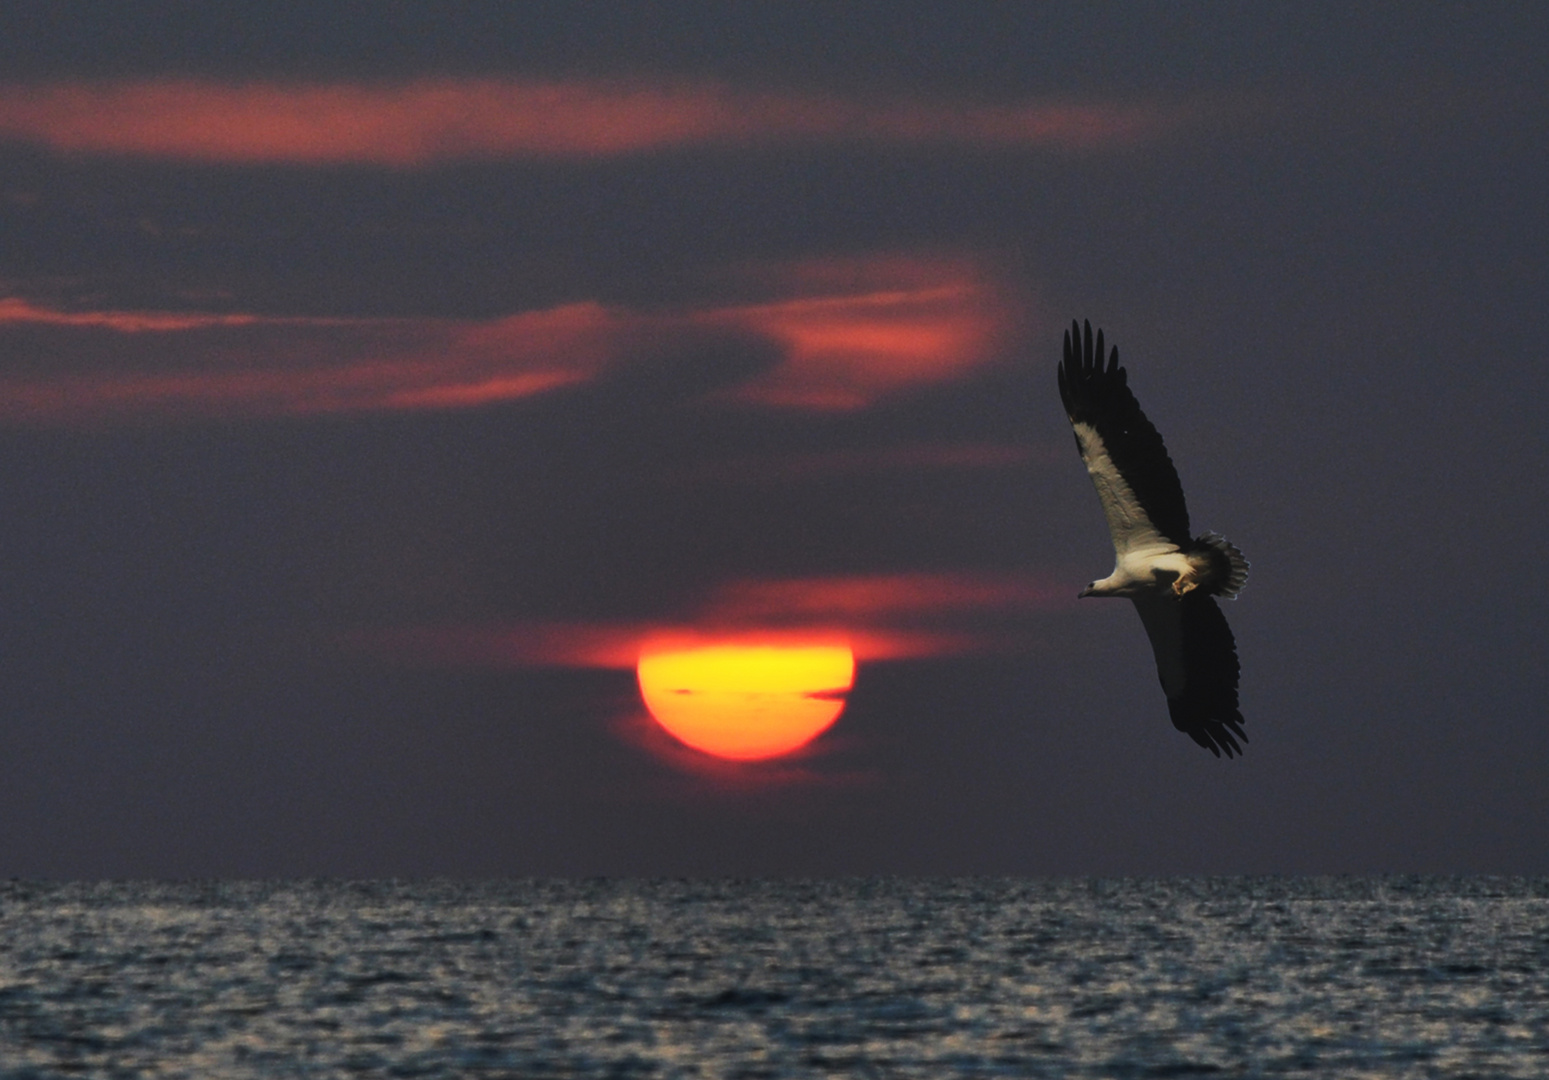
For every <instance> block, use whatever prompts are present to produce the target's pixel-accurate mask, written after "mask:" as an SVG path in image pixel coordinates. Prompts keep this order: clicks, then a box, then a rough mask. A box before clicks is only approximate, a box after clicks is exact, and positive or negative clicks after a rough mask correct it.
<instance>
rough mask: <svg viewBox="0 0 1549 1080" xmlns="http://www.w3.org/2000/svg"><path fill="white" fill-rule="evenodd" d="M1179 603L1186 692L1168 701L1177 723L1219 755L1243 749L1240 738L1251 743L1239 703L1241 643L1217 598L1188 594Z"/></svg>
mask: <svg viewBox="0 0 1549 1080" xmlns="http://www.w3.org/2000/svg"><path fill="white" fill-rule="evenodd" d="M1173 602H1174V603H1176V604H1178V606H1179V613H1180V616H1181V618H1182V620H1183V628H1182V629H1183V633H1182V639H1183V669H1184V675H1185V682H1184V687H1183V693H1181V694H1179V695H1178V696H1177V697H1170V698H1168V699H1167V711H1168V712H1169V713H1170V714H1171V715H1172V722H1173V727H1175V728H1177V729H1178V730H1179V731H1182V732H1184V733H1185V734H1187V735H1188V736H1189V737H1190V738H1192V739H1193V740H1194V741H1195V742H1197V743H1199V744H1200V745H1201V746H1203V747H1205V748H1206V749H1208V750H1210V752H1211V753H1213V754H1215V755H1216V756H1217V757H1220V756H1221V754H1222V752H1223V751H1224V752H1225V753H1226V756H1227V757H1232V756H1233V755H1235V754H1240V753H1242V746H1241V745H1240V744H1239V743H1238V741H1237V740H1238V739H1241V740H1242V741H1243V742H1247V741H1248V736H1247V735H1245V734H1244V733H1243V730H1242V724H1243V720H1242V712H1241V711H1240V710H1239V708H1238V704H1237V677H1238V673H1239V669H1238V664H1237V641H1236V639H1235V638H1233V637H1232V628H1231V627H1230V626H1228V625H1227V624H1226V616H1225V615H1223V614H1221V609H1220V608H1219V607H1217V606H1216V602H1215V598H1214V597H1212V596H1208V595H1205V594H1203V593H1198V592H1194V593H1190V594H1188V595H1187V596H1185V597H1183V598H1182V599H1181V600H1176V601H1173Z"/></svg>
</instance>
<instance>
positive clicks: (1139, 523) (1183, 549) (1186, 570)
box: [1059, 323, 1248, 757]
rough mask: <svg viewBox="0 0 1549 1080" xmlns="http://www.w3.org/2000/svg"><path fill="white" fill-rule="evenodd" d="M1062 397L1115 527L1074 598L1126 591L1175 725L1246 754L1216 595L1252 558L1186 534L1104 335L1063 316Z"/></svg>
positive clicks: (1154, 441) (1232, 650) (1217, 540)
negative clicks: (1106, 555) (1098, 570)
mask: <svg viewBox="0 0 1549 1080" xmlns="http://www.w3.org/2000/svg"><path fill="white" fill-rule="evenodd" d="M1059 379H1060V400H1061V401H1063V402H1064V403H1065V415H1066V416H1068V417H1070V426H1071V427H1072V428H1074V429H1075V432H1076V447H1077V449H1079V450H1080V451H1081V459H1082V460H1083V461H1085V462H1086V471H1087V472H1088V473H1090V474H1091V476H1092V483H1093V484H1094V485H1096V487H1097V497H1098V499H1100V500H1101V501H1102V504H1103V513H1104V514H1105V515H1106V516H1107V518H1108V531H1109V532H1110V533H1112V534H1113V549H1114V554H1115V559H1114V567H1113V573H1111V574H1109V575H1108V576H1107V577H1105V578H1103V579H1102V580H1101V581H1094V582H1092V583H1091V584H1090V585H1088V586H1087V587H1086V588H1085V589H1083V590H1082V591H1081V595H1082V596H1124V597H1128V598H1129V599H1130V600H1133V601H1134V603H1135V610H1136V611H1138V612H1140V621H1141V623H1143V624H1144V625H1145V628H1146V636H1147V637H1149V638H1150V639H1151V649H1152V651H1153V652H1155V654H1156V671H1157V674H1158V675H1159V676H1161V679H1162V690H1163V692H1164V693H1166V695H1167V709H1168V712H1170V713H1171V714H1172V722H1173V727H1175V728H1177V729H1178V730H1179V731H1182V732H1184V733H1185V734H1187V735H1188V736H1189V737H1190V738H1192V739H1193V740H1194V741H1195V742H1197V743H1199V744H1200V745H1201V746H1203V747H1205V748H1207V749H1208V750H1210V752H1211V753H1213V754H1215V755H1216V757H1220V756H1221V752H1222V751H1223V750H1224V751H1225V752H1226V756H1227V757H1231V756H1233V755H1234V754H1240V753H1242V746H1241V745H1240V744H1239V742H1238V740H1239V739H1241V740H1242V741H1243V742H1246V741H1247V739H1248V737H1247V736H1246V735H1244V734H1243V730H1242V723H1243V720H1242V713H1241V711H1239V709H1238V706H1237V676H1238V666H1237V643H1236V641H1234V640H1233V638H1232V630H1231V627H1229V626H1227V625H1226V616H1224V615H1222V614H1221V609H1220V608H1219V607H1217V606H1216V602H1215V598H1216V597H1217V596H1224V597H1227V598H1228V599H1232V598H1235V597H1236V596H1237V593H1238V590H1240V589H1241V588H1242V587H1243V584H1244V582H1246V581H1247V580H1248V560H1246V559H1244V558H1243V557H1242V552H1240V551H1238V550H1237V549H1236V548H1235V547H1234V546H1233V545H1232V544H1231V543H1230V542H1229V541H1228V540H1227V539H1226V538H1225V537H1222V536H1217V535H1216V534H1215V533H1204V534H1203V535H1200V536H1191V535H1190V533H1189V511H1188V508H1187V507H1186V506H1185V505H1184V502H1183V485H1182V484H1180V483H1179V482H1178V472H1177V470H1176V469H1174V468H1173V463H1172V459H1171V458H1170V457H1168V456H1167V448H1166V447H1165V446H1163V445H1162V437H1161V435H1159V434H1157V430H1156V428H1155V427H1153V426H1152V424H1151V421H1149V420H1147V419H1146V414H1145V413H1143V412H1141V411H1140V403H1139V402H1137V401H1136V400H1135V395H1134V394H1132V393H1131V392H1130V388H1129V385H1128V383H1127V381H1126V376H1125V371H1124V369H1123V368H1122V367H1120V366H1119V350H1118V349H1117V348H1115V349H1114V350H1113V351H1112V352H1111V353H1110V354H1109V355H1108V357H1107V362H1106V363H1104V359H1103V332H1102V331H1101V330H1099V331H1098V332H1097V339H1096V341H1095V342H1094V341H1093V339H1092V324H1091V323H1087V324H1086V330H1085V332H1084V333H1083V331H1082V329H1081V327H1079V326H1077V325H1076V324H1075V323H1071V327H1070V330H1069V331H1068V332H1066V334H1065V362H1064V363H1062V364H1061V365H1060V369H1059Z"/></svg>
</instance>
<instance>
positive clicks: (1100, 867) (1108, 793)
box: [0, 0, 1549, 877]
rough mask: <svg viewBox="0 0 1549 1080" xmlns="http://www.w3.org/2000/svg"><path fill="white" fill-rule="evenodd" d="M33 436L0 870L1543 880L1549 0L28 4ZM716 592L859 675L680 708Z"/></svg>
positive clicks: (25, 222) (734, 616)
mask: <svg viewBox="0 0 1549 1080" xmlns="http://www.w3.org/2000/svg"><path fill="white" fill-rule="evenodd" d="M1073 318H1075V319H1091V320H1092V322H1093V323H1094V325H1100V326H1101V327H1102V328H1103V329H1104V330H1105V331H1106V334H1107V336H1108V338H1109V340H1111V341H1112V342H1114V343H1115V344H1117V346H1118V347H1119V350H1120V355H1121V358H1122V359H1123V361H1124V362H1125V364H1126V366H1127V367H1128V368H1129V371H1130V384H1131V386H1132V387H1133V388H1134V389H1135V390H1136V392H1137V394H1138V396H1139V398H1140V400H1141V403H1142V405H1143V406H1144V407H1145V409H1146V411H1147V412H1148V414H1149V415H1150V417H1151V419H1152V420H1153V421H1154V422H1155V423H1156V425H1157V427H1158V428H1159V429H1160V430H1161V432H1162V434H1163V435H1164V436H1165V438H1166V439H1167V443H1168V446H1169V449H1170V451H1171V453H1172V456H1173V459H1174V461H1175V462H1176V463H1177V465H1178V468H1179V472H1180V474H1181V477H1182V480H1183V485H1184V489H1185V491H1186V492H1187V493H1188V495H1189V501H1190V509H1191V512H1192V516H1193V519H1194V524H1195V526H1196V527H1197V528H1198V529H1200V530H1204V529H1207V528H1208V529H1213V530H1216V531H1219V532H1221V533H1224V534H1225V535H1227V536H1228V537H1230V538H1231V539H1232V540H1233V541H1234V542H1235V543H1236V544H1237V545H1238V546H1240V547H1241V548H1242V549H1243V551H1244V552H1245V553H1246V555H1247V557H1248V558H1249V559H1250V560H1251V561H1252V564H1253V569H1252V576H1251V578H1250V580H1249V583H1248V586H1247V588H1246V589H1245V590H1244V592H1243V595H1242V597H1241V598H1240V599H1239V600H1237V601H1235V602H1230V603H1226V604H1225V605H1224V608H1225V610H1226V613H1227V615H1228V618H1229V619H1230V620H1231V623H1232V626H1233V628H1234V630H1235V631H1236V634H1237V640H1238V647H1239V652H1240V653H1241V657H1242V664H1243V678H1242V709H1243V713H1244V715H1245V716H1246V718H1247V724H1246V730H1247V732H1248V737H1249V739H1250V740H1251V741H1250V742H1249V744H1248V747H1247V753H1246V755H1245V756H1244V757H1243V758H1242V759H1240V760H1235V761H1225V760H1217V759H1215V758H1214V757H1212V756H1211V755H1209V754H1208V753H1206V752H1204V751H1202V750H1201V749H1200V748H1199V747H1197V746H1196V745H1194V744H1193V743H1192V742H1191V741H1190V740H1189V739H1188V738H1186V737H1184V736H1183V735H1180V734H1179V733H1177V732H1176V731H1174V730H1173V729H1172V727H1171V725H1170V723H1169V721H1168V718H1167V708H1166V703H1165V700H1164V699H1163V696H1162V693H1161V690H1160V688H1159V686H1158V683H1157V677H1156V673H1155V669H1154V666H1153V663H1152V660H1151V656H1150V651H1149V647H1148V645H1147V642H1146V639H1145V636H1144V633H1143V631H1142V629H1141V627H1140V623H1139V620H1138V619H1137V618H1136V616H1135V613H1134V611H1133V609H1132V608H1131V606H1130V605H1128V604H1124V603H1121V602H1115V601H1102V600H1084V601H1077V600H1076V593H1077V592H1078V591H1079V590H1080V589H1081V588H1082V587H1083V586H1084V585H1085V584H1086V583H1087V582H1088V581H1090V580H1092V579H1093V578H1095V577H1101V576H1103V575H1104V574H1106V573H1107V572H1108V571H1109V569H1110V568H1111V565H1112V559H1113V551H1112V547H1111V545H1110V544H1109V541H1108V536H1107V531H1106V528H1105V526H1104V523H1103V518H1102V514H1101V510H1100V508H1099V506H1098V503H1097V499H1096V497H1095V495H1094V493H1093V491H1092V487H1091V484H1090V482H1089V481H1088V480H1087V478H1086V475H1085V472H1084V470H1083V468H1082V466H1081V463H1080V461H1079V459H1078V457H1077V454H1076V451H1075V448H1074V446H1073V445H1072V439H1071V436H1070V429H1069V425H1068V424H1067V423H1066V420H1065V417H1064V415H1063V412H1062V410H1061V407H1060V403H1059V396H1058V392H1057V389H1056V385H1055V365H1056V362H1057V360H1058V358H1059V352H1060V336H1061V333H1062V331H1063V329H1064V328H1065V327H1067V326H1069V324H1070V321H1071V319H1073ZM0 462H3V464H0V876H4V877H27V876H65V877H107V876H111V877H147V876H176V877H193V876H294V875H306V876H319V875H329V876H389V875H393V876H419V875H433V874H446V875H458V876H471V875H478V876H530V875H552V874H587V875H591V874H630V875H680V874H694V875H698V874H737V875H751V874H814V875H818V874H821V875H829V874H879V873H909V874H916V873H919V874H948V873H950V874H960V873H973V874H1031V875H1065V874H1160V873H1343V872H1373V871H1404V872H1408V871H1416V872H1500V873H1549V780H1546V778H1549V704H1546V701H1549V698H1546V696H1545V680H1546V675H1549V586H1546V584H1545V577H1544V574H1543V572H1542V565H1543V564H1544V563H1545V561H1546V560H1545V551H1546V540H1545V538H1546V537H1549V496H1546V494H1545V492H1546V491H1549V9H1545V8H1541V7H1539V6H1535V5H1492V4H1469V5H1461V4H1460V5H1446V6H1427V5H1410V4H1402V5H1400V4H1392V5H1361V4H1355V5H1351V4H1329V5H1320V4H1284V5H1233V4H1140V3H1135V4H1131V3H1123V4H1080V5H1076V4H993V5H992V4H983V5H952V4H939V3H923V2H920V3H916V2H912V0H905V2H899V3H886V4H883V3H853V4H844V5H834V4H820V3H812V4H803V3H788V4H752V3H706V4H696V3H687V2H674V3H660V4H624V3H620V4H601V5H594V6H585V7H582V6H580V5H570V4H520V5H487V6H486V5H474V4H457V3H446V4H427V5H413V4H403V3H395V4H384V5H363V4H361V5H357V4H329V5H313V4H300V3H281V2H259V3H252V4H246V5H241V6H239V7H234V6H227V5H218V6H209V7H205V6H194V5H183V4H179V5H157V4H123V5H101V6H87V5H81V6H72V5H66V4H41V3H40V4H32V3H15V4H6V5H4V6H3V7H0ZM718 634H719V635H733V636H740V637H744V638H746V637H748V636H749V635H753V636H757V635H761V634H762V635H774V636H777V637H780V638H781V639H782V640H791V641H800V640H805V638H806V637H812V638H813V640H816V639H817V637H822V639H823V640H825V641H827V640H831V639H835V638H838V637H842V638H843V639H844V640H846V641H848V642H849V643H851V645H853V648H854V652H855V659H856V668H855V676H854V678H855V681H854V687H853V689H852V690H851V691H850V692H849V695H848V703H847V705H846V707H845V709H844V711H843V713H842V714H841V715H840V718H839V720H838V721H837V722H836V723H835V724H834V725H833V726H832V727H831V728H829V729H828V730H826V731H824V732H823V733H822V734H821V735H820V736H819V737H818V738H817V739H816V740H815V741H813V742H812V743H810V744H808V745H807V746H806V747H805V748H804V749H802V750H800V751H798V752H797V753H795V754H793V755H791V756H787V757H780V758H775V759H771V760H768V761H763V762H753V763H734V762H728V761H719V760H717V759H714V758H711V757H706V756H705V755H703V754H700V753H698V752H696V751H693V750H690V749H688V748H686V747H684V746H682V745H680V744H679V743H677V742H675V741H673V740H672V739H671V738H670V737H669V736H667V735H666V734H665V733H664V732H663V731H662V730H661V729H660V728H659V727H658V726H657V725H656V724H654V723H653V722H652V721H651V720H650V719H649V717H648V715H647V714H646V712H645V710H644V707H643V705H642V702H641V700H640V695H639V690H638V687H637V685H636V681H635V673H634V670H633V666H634V662H635V659H636V657H637V656H638V655H639V652H640V649H641V647H642V645H643V644H644V643H646V642H648V641H652V640H658V639H662V638H663V635H667V636H669V637H670V636H671V635H689V636H697V637H696V640H697V639H713V638H714V637H715V636H716V635H718Z"/></svg>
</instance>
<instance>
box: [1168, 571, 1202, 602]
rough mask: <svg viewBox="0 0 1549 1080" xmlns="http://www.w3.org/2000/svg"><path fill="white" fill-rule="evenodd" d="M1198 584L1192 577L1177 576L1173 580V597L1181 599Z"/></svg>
mask: <svg viewBox="0 0 1549 1080" xmlns="http://www.w3.org/2000/svg"><path fill="white" fill-rule="evenodd" d="M1198 585H1199V582H1198V581H1196V580H1195V579H1194V577H1193V576H1192V575H1187V576H1185V575H1179V576H1178V577H1176V578H1174V579H1173V595H1174V596H1177V597H1178V598H1180V599H1182V598H1183V597H1184V596H1185V595H1187V594H1188V593H1191V592H1193V591H1194V589H1195V588H1196V587H1198Z"/></svg>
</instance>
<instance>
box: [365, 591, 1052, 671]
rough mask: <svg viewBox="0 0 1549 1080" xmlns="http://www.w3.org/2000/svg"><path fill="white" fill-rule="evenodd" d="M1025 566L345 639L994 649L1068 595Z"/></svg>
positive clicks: (398, 648)
mask: <svg viewBox="0 0 1549 1080" xmlns="http://www.w3.org/2000/svg"><path fill="white" fill-rule="evenodd" d="M1067 593H1068V590H1066V591H1065V592H1061V591H1059V590H1056V589H1054V588H1052V587H1051V586H1049V585H1047V584H1045V583H1044V582H1042V581H1041V580H1040V579H1038V578H1036V577H1034V576H1031V575H1028V574H1025V573H1002V574H988V573H980V574H972V573H907V574H870V575H853V576H842V577H814V578H787V579H777V580H746V581H733V582H730V583H728V584H726V585H724V586H723V587H722V588H720V589H719V590H717V591H716V592H715V593H714V594H713V595H712V596H711V597H710V599H709V600H708V602H706V603H705V604H704V605H703V606H702V607H701V608H700V609H699V610H698V611H697V612H695V613H693V614H692V615H691V616H689V617H688V618H686V619H681V620H675V621H665V620H664V621H650V620H642V621H631V622H597V623H580V622H563V621H556V622H525V623H523V622H519V623H508V624H501V625H472V626H431V627H409V628H400V629H396V630H388V631H365V632H361V633H358V634H354V635H347V636H346V643H347V644H349V645H351V646H352V647H356V648H362V649H366V650H368V651H373V652H378V653H386V654H387V655H389V656H392V657H394V658H396V659H400V660H403V661H406V662H409V663H414V664H427V663H428V664H432V665H437V666H440V665H450V666H469V667H528V666H539V667H547V666H557V667H601V668H621V669H630V670H632V669H633V668H634V667H635V664H636V661H637V660H638V659H639V656H640V650H641V648H642V646H644V645H645V644H647V643H656V644H660V643H662V642H663V641H673V642H680V641H703V640H716V641H726V640H748V641H759V642H765V643H768V642H771V641H780V642H798V641H799V642H802V643H812V642H815V641H824V642H831V641H842V642H844V643H847V644H848V645H849V646H850V647H851V648H852V649H854V651H855V655H856V658H857V659H859V660H882V659H897V658H900V657H918V656H941V655H951V654H958V653H975V652H985V651H992V652H993V651H1002V650H1004V649H1007V648H1019V647H1022V646H1023V645H1024V644H1025V635H1023V634H1021V633H1019V632H1017V631H1016V630H1015V629H1013V630H1011V631H1008V632H1001V631H997V630H994V629H987V628H986V627H993V626H996V625H1001V624H1006V623H1014V622H1015V620H1016V619H1018V618H1022V619H1025V618H1026V617H1027V616H1028V615H1030V614H1032V613H1034V612H1037V611H1041V610H1046V609H1048V608H1050V607H1053V606H1057V605H1060V604H1062V603H1065V602H1068V600H1069V597H1068V596H1067Z"/></svg>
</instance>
